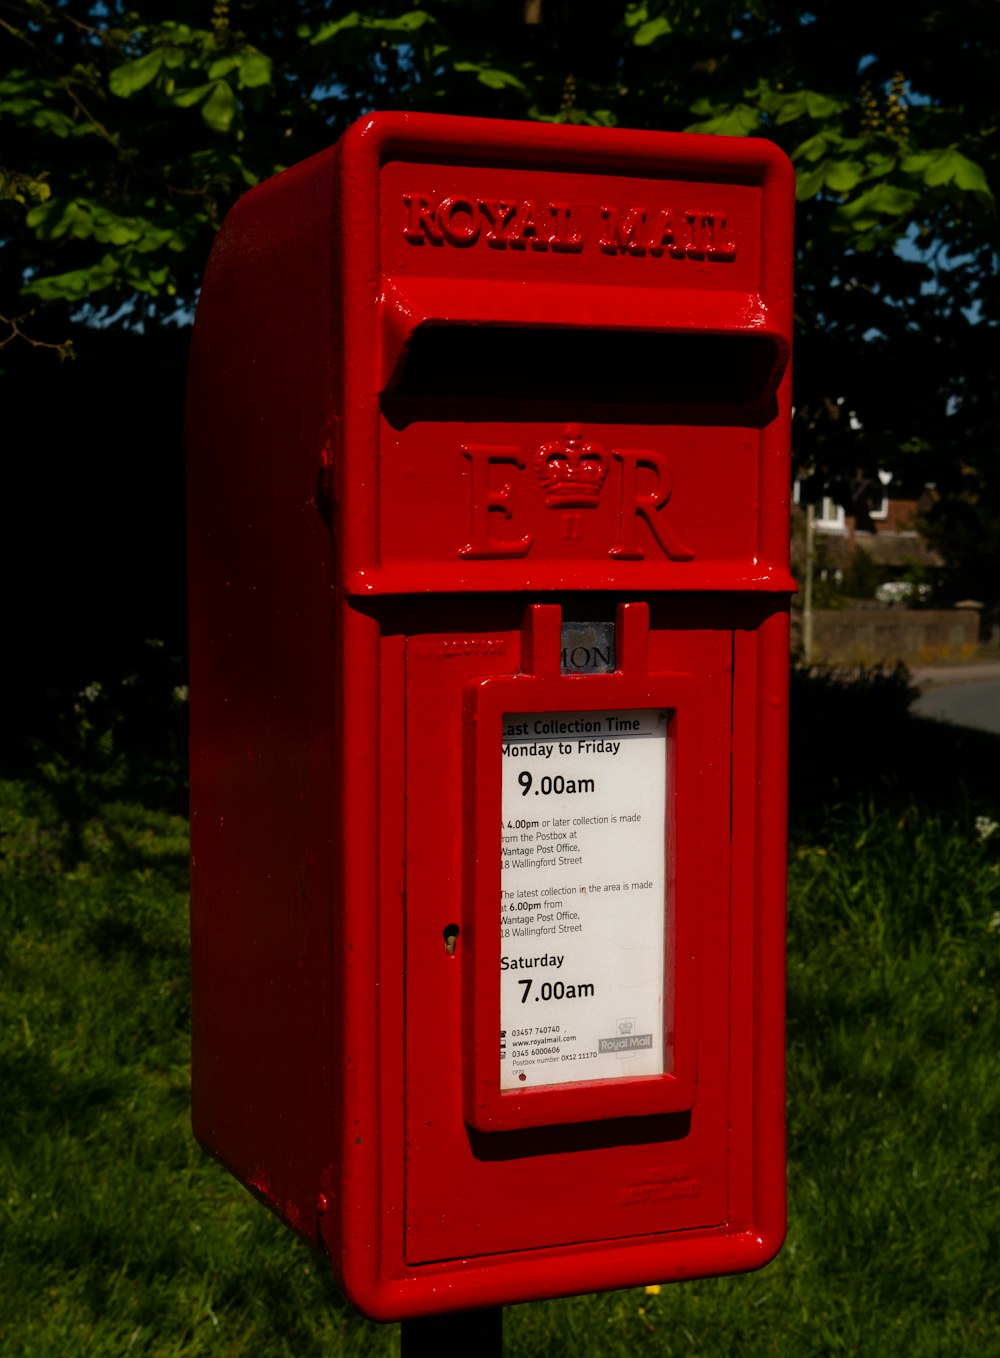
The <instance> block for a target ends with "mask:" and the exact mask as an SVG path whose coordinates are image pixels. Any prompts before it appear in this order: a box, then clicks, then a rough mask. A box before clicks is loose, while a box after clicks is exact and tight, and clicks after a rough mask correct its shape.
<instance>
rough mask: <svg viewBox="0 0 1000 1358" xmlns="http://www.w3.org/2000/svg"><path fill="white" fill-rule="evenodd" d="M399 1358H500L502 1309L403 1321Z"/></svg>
mask: <svg viewBox="0 0 1000 1358" xmlns="http://www.w3.org/2000/svg"><path fill="white" fill-rule="evenodd" d="M400 1336H401V1339H402V1345H401V1348H400V1354H401V1358H451V1356H452V1355H454V1358H466V1355H468V1358H503V1307H502V1306H492V1307H490V1308H489V1309H488V1310H486V1311H453V1312H452V1313H451V1314H450V1315H445V1316H422V1317H421V1318H420V1319H419V1320H404V1321H403V1323H402V1325H401V1326H400Z"/></svg>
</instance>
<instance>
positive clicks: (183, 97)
mask: <svg viewBox="0 0 1000 1358" xmlns="http://www.w3.org/2000/svg"><path fill="white" fill-rule="evenodd" d="M213 88H214V86H213V84H212V82H211V81H208V82H207V83H206V84H204V85H189V86H188V88H187V89H186V90H178V91H177V93H176V94H172V95H171V96H170V102H171V103H172V104H174V105H175V106H176V107H177V108H191V107H193V105H195V104H200V103H201V101H202V100H203V99H204V98H205V96H206V94H208V93H209V92H210V91H211V90H212V89H213Z"/></svg>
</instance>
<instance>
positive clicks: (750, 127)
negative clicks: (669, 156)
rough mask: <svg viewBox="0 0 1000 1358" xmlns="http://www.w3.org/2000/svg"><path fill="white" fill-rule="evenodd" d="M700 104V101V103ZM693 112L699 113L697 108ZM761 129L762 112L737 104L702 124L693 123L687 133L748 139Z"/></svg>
mask: <svg viewBox="0 0 1000 1358" xmlns="http://www.w3.org/2000/svg"><path fill="white" fill-rule="evenodd" d="M699 102H700V101H699ZM692 112H695V113H697V112H699V109H698V108H697V106H694V107H693V108H692ZM759 127H760V111H759V110H758V109H755V108H751V107H750V105H749V104H735V105H734V106H733V107H732V108H728V109H726V110H725V111H724V112H722V113H719V114H718V115H717V116H716V117H714V118H709V119H707V120H706V121H705V122H702V123H692V125H691V126H690V127H686V128H685V129H684V131H685V132H709V133H711V134H712V135H713V136H717V137H746V136H748V135H749V134H750V133H751V132H756V131H757V130H758V128H759Z"/></svg>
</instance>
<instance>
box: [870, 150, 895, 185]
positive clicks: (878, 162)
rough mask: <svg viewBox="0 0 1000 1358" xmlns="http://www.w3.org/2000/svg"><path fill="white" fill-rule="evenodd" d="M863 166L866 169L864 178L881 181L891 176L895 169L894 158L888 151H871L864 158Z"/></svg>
mask: <svg viewBox="0 0 1000 1358" xmlns="http://www.w3.org/2000/svg"><path fill="white" fill-rule="evenodd" d="M865 165H866V166H867V167H868V168H867V171H866V176H865V177H866V178H868V179H881V178H883V177H884V176H885V175H887V174H892V172H893V170H894V169H895V168H896V157H895V156H894V155H892V154H891V153H890V152H888V151H871V152H869V154H868V155H866V156H865Z"/></svg>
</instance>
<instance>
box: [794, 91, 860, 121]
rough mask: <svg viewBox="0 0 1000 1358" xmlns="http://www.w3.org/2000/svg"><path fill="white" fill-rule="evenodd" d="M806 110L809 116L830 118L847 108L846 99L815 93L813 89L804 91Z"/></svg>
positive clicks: (847, 102)
mask: <svg viewBox="0 0 1000 1358" xmlns="http://www.w3.org/2000/svg"><path fill="white" fill-rule="evenodd" d="M805 101H806V112H807V113H808V114H809V117H810V118H832V117H834V115H835V114H837V113H843V112H844V110H845V109H846V108H848V107H849V106H850V105H849V101H848V100H847V99H835V98H834V97H833V96H832V95H829V94H817V93H816V91H815V90H806V91H805Z"/></svg>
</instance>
